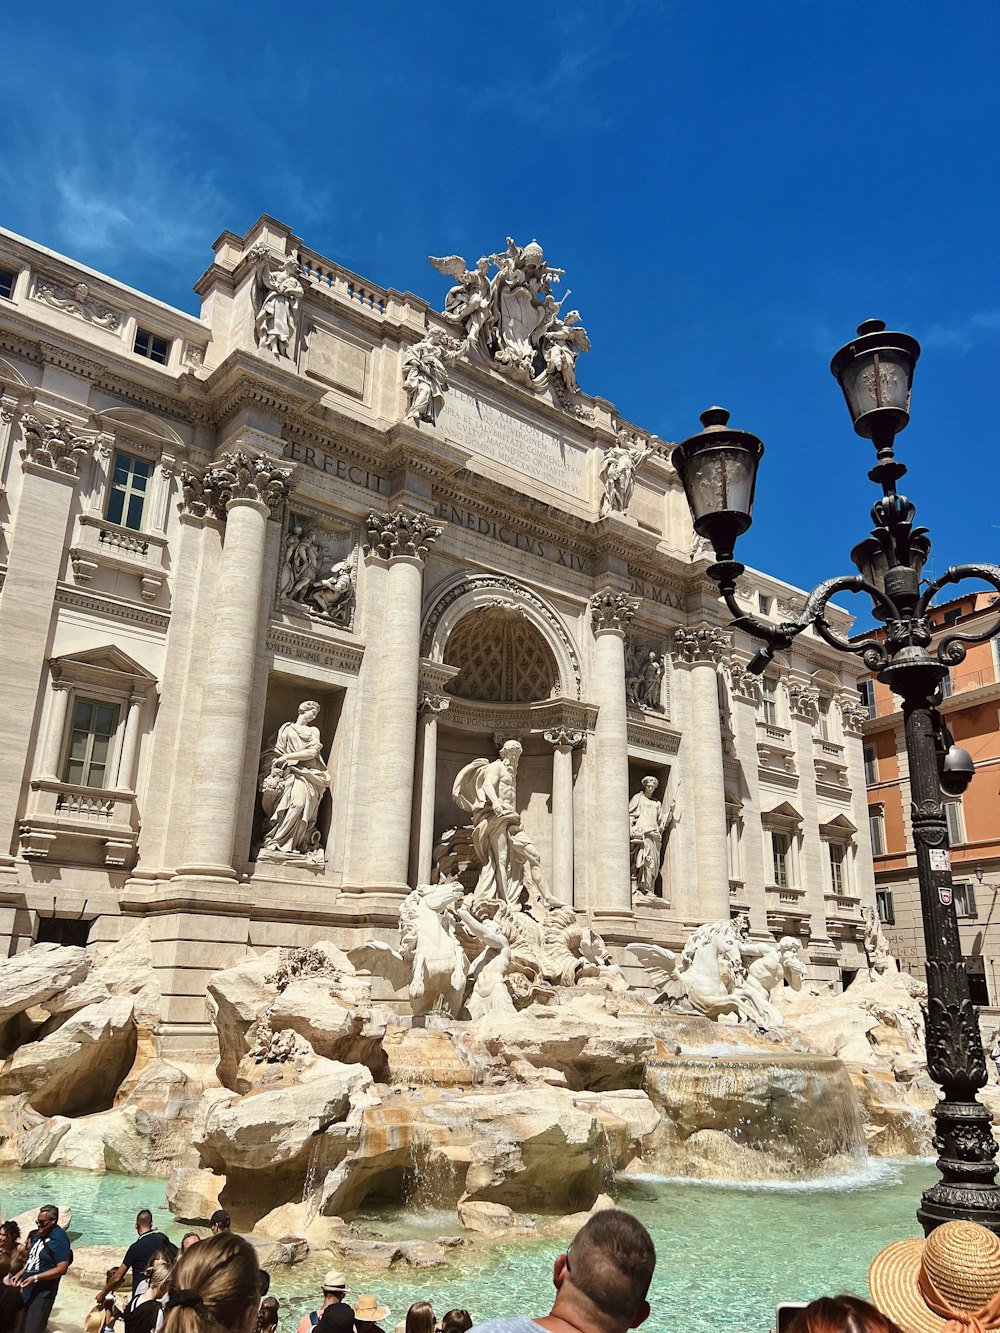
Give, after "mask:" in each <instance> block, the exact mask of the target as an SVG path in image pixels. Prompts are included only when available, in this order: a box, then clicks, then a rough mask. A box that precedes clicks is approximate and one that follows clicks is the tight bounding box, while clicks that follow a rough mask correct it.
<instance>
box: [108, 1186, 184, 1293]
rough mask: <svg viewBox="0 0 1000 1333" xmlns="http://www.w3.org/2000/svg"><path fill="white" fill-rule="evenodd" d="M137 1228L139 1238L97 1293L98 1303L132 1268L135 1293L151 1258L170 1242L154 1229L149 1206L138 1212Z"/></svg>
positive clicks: (133, 1290)
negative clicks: (109, 1279) (111, 1276)
mask: <svg viewBox="0 0 1000 1333" xmlns="http://www.w3.org/2000/svg"><path fill="white" fill-rule="evenodd" d="M135 1229H136V1231H137V1232H138V1233H139V1235H138V1239H137V1240H134V1241H133V1242H132V1244H131V1245H130V1246H129V1247H128V1249H127V1250H126V1251H125V1258H124V1259H123V1260H122V1261H121V1263H120V1264H119V1265H118V1268H117V1269H116V1271H115V1274H114V1277H113V1278H112V1279H111V1281H110V1282H106V1283H105V1284H104V1286H103V1287H102V1288H101V1290H100V1291H99V1292H98V1293H97V1301H96V1304H97V1305H100V1304H101V1302H102V1301H103V1300H104V1298H105V1296H107V1294H108V1292H109V1291H114V1290H115V1288H116V1287H118V1286H120V1285H121V1283H122V1282H123V1281H124V1279H125V1274H126V1273H127V1272H128V1271H129V1269H130V1268H131V1270H132V1294H133V1296H134V1295H135V1289H136V1287H137V1286H138V1285H139V1283H140V1282H141V1281H142V1279H143V1278H144V1277H145V1275H146V1268H147V1266H148V1264H149V1260H150V1259H152V1257H153V1255H154V1254H155V1253H156V1252H157V1250H162V1249H164V1248H165V1247H166V1246H168V1245H169V1244H170V1241H169V1240H168V1238H167V1237H166V1236H165V1235H164V1234H163V1232H162V1231H154V1230H153V1214H152V1213H151V1212H150V1211H149V1209H148V1208H143V1209H142V1210H141V1211H140V1212H138V1213H136V1217H135Z"/></svg>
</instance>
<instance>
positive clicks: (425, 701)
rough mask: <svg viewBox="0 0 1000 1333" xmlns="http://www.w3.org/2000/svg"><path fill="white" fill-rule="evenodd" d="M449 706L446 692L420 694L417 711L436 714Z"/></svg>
mask: <svg viewBox="0 0 1000 1333" xmlns="http://www.w3.org/2000/svg"><path fill="white" fill-rule="evenodd" d="M450 707H451V700H450V699H449V698H448V696H447V695H446V694H422V695H421V696H420V702H419V703H418V704H417V712H418V713H421V714H426V713H430V714H432V715H433V716H435V717H436V716H437V715H438V714H439V713H443V712H445V711H446V709H448V708H450Z"/></svg>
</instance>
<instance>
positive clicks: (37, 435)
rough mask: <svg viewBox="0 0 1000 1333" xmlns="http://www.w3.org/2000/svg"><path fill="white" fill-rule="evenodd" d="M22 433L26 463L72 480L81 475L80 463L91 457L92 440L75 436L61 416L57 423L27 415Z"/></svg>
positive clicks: (22, 451) (22, 453)
mask: <svg viewBox="0 0 1000 1333" xmlns="http://www.w3.org/2000/svg"><path fill="white" fill-rule="evenodd" d="M21 430H22V432H23V434H24V444H23V445H22V447H21V458H22V459H23V460H24V462H26V463H38V464H39V465H40V466H41V467H49V468H52V469H53V470H54V471H56V472H65V473H66V474H67V476H70V477H78V476H79V475H80V464H81V463H82V462H83V461H84V459H85V458H87V457H88V455H89V454H90V448H91V446H90V443H89V441H87V440H84V439H82V438H81V437H80V436H79V435H74V434H73V433H72V431H71V429H70V423H69V422H68V421H66V420H64V419H63V418H61V417H60V418H59V419H58V420H57V421H40V420H39V419H38V417H35V416H31V415H30V414H26V415H25V416H23V417H22V418H21Z"/></svg>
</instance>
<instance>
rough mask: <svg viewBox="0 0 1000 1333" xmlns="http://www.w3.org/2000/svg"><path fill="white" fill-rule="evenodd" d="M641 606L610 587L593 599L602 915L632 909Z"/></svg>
mask: <svg viewBox="0 0 1000 1333" xmlns="http://www.w3.org/2000/svg"><path fill="white" fill-rule="evenodd" d="M638 605H639V603H638V600H637V599H636V598H633V597H628V596H626V594H625V593H621V592H614V591H613V590H612V589H610V588H606V589H604V590H603V591H602V592H599V593H595V595H594V596H593V597H592V598H591V599H590V613H591V628H592V629H593V631H594V640H595V642H594V697H595V702H596V703H597V705H598V713H597V725H596V726H595V728H594V748H595V751H596V754H595V765H594V847H595V860H596V861H597V864H598V865H599V866H600V868H601V869H600V875H599V876H598V880H597V883H598V894H599V897H598V899H597V900H596V901H594V902H593V903H591V904H590V905H591V906H592V907H593V908H594V910H595V912H596V913H597V914H598V915H600V914H601V913H606V914H609V915H621V914H623V913H628V912H630V911H631V907H632V892H631V885H630V877H629V841H628V714H627V711H626V703H625V634H626V632H627V630H628V627H629V625H630V624H631V622H632V617H633V616H634V615H635V612H636V608H637V607H638Z"/></svg>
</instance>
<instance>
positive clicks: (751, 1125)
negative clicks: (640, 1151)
mask: <svg viewBox="0 0 1000 1333" xmlns="http://www.w3.org/2000/svg"><path fill="white" fill-rule="evenodd" d="M646 1088H647V1091H648V1093H649V1096H650V1097H651V1099H652V1101H653V1102H654V1103H655V1105H656V1106H657V1107H658V1109H659V1110H660V1111H661V1113H662V1114H663V1122H662V1124H661V1126H660V1128H659V1129H658V1130H657V1132H656V1134H655V1135H654V1136H653V1142H652V1145H651V1146H650V1147H649V1148H648V1149H647V1151H646V1152H645V1154H644V1157H643V1160H642V1162H641V1163H640V1164H639V1166H638V1169H639V1170H646V1171H656V1172H658V1173H661V1174H664V1175H677V1176H689V1177H694V1178H700V1179H711V1178H715V1179H758V1180H766V1179H774V1178H776V1177H785V1178H793V1179H794V1178H801V1177H807V1176H818V1175H829V1174H834V1173H840V1172H843V1171H847V1170H851V1169H855V1168H857V1167H858V1166H860V1165H861V1164H862V1163H863V1162H864V1161H865V1159H866V1157H867V1149H866V1146H865V1133H864V1127H863V1124H862V1119H861V1111H860V1107H859V1103H858V1098H857V1094H856V1092H855V1090H854V1087H853V1085H852V1083H851V1079H850V1075H849V1074H848V1072H847V1070H846V1069H845V1068H844V1066H843V1065H842V1064H841V1062H840V1061H839V1060H836V1059H833V1058H831V1057H827V1056H820V1055H794V1054H788V1055H779V1054H770V1053H769V1054H757V1053H746V1054H737V1053H735V1052H733V1051H730V1052H729V1053H727V1054H726V1055H725V1056H717V1055H710V1054H706V1053H701V1054H687V1055H679V1056H673V1057H665V1058H658V1059H655V1060H651V1061H650V1062H649V1065H648V1069H647V1077H646Z"/></svg>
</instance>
